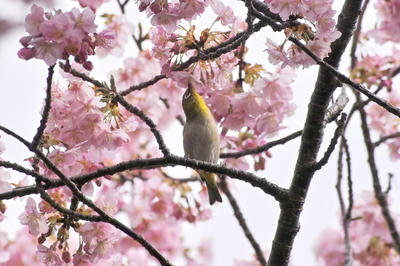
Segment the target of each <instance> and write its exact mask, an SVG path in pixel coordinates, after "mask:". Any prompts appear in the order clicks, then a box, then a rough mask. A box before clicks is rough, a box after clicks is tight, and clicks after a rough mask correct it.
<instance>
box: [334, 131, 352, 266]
mask: <svg viewBox="0 0 400 266" xmlns="http://www.w3.org/2000/svg"><path fill="white" fill-rule="evenodd" d="M343 150H344V144H343V138H342V141H341V145H340V149H339V156H338V177H337V182H336V192H337V195H338V198H339V206H340V213H341V216H342V226H343V233H344V243H345V256H344V261H343V266H350V265H351V263H352V251H351V244H350V237H349V224H350V220H348V219H347V215H346V210H345V209H346V207H345V204H344V200H343V195H342V188H341V185H342V178H343V173H342V172H343Z"/></svg>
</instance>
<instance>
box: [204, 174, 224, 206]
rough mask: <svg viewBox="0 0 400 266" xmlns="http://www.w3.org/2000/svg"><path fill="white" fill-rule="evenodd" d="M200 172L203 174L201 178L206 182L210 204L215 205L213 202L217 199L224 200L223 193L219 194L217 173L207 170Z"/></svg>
mask: <svg viewBox="0 0 400 266" xmlns="http://www.w3.org/2000/svg"><path fill="white" fill-rule="evenodd" d="M199 174H200V176H201V179H203V180H204V182H206V185H207V190H208V198H209V200H210V205H213V203H214V202H216V201H218V202H222V198H221V194H219V191H218V186H217V182H216V179H215V174H214V173H209V172H205V171H199Z"/></svg>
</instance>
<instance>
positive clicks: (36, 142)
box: [32, 65, 55, 149]
mask: <svg viewBox="0 0 400 266" xmlns="http://www.w3.org/2000/svg"><path fill="white" fill-rule="evenodd" d="M54 66H55V65H52V66H49V70H48V72H49V74H48V76H47V88H46V99H45V102H44V103H45V104H44V108H43V113H42V119H41V120H40V124H39V127H38V129H37V131H36V134H35V136H34V137H33V140H32V147H33V149H36V148H37V147H38V145H39V142H40V139H41V138H42V136H43V132H44V130H45V129H46V123H47V120H48V119H49V113H50V108H51V84H52V80H53V74H54Z"/></svg>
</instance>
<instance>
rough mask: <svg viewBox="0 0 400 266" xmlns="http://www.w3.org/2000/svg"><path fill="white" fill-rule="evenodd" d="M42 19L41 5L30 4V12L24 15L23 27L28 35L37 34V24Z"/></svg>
mask: <svg viewBox="0 0 400 266" xmlns="http://www.w3.org/2000/svg"><path fill="white" fill-rule="evenodd" d="M43 21H44V10H43V8H42V7H39V6H37V5H35V4H34V5H32V7H31V13H29V14H28V15H26V17H25V29H26V31H27V32H28V33H29V34H30V35H33V36H35V35H39V34H40V33H41V32H40V30H39V26H40V25H41V23H42V22H43Z"/></svg>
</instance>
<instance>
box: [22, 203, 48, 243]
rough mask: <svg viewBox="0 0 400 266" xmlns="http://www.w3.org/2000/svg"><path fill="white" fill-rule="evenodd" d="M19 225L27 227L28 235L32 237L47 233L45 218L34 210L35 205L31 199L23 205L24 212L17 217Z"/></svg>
mask: <svg viewBox="0 0 400 266" xmlns="http://www.w3.org/2000/svg"><path fill="white" fill-rule="evenodd" d="M18 218H19V220H20V222H21V224H23V225H27V226H28V227H29V233H31V234H32V235H34V236H37V235H38V234H40V233H41V234H44V233H47V231H48V230H49V227H48V225H47V223H46V218H45V217H44V216H43V215H42V214H40V213H39V212H38V211H37V209H36V203H35V201H34V200H33V199H32V198H28V199H27V201H26V205H25V212H24V213H22V214H21V215H20V216H19V217H18Z"/></svg>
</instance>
